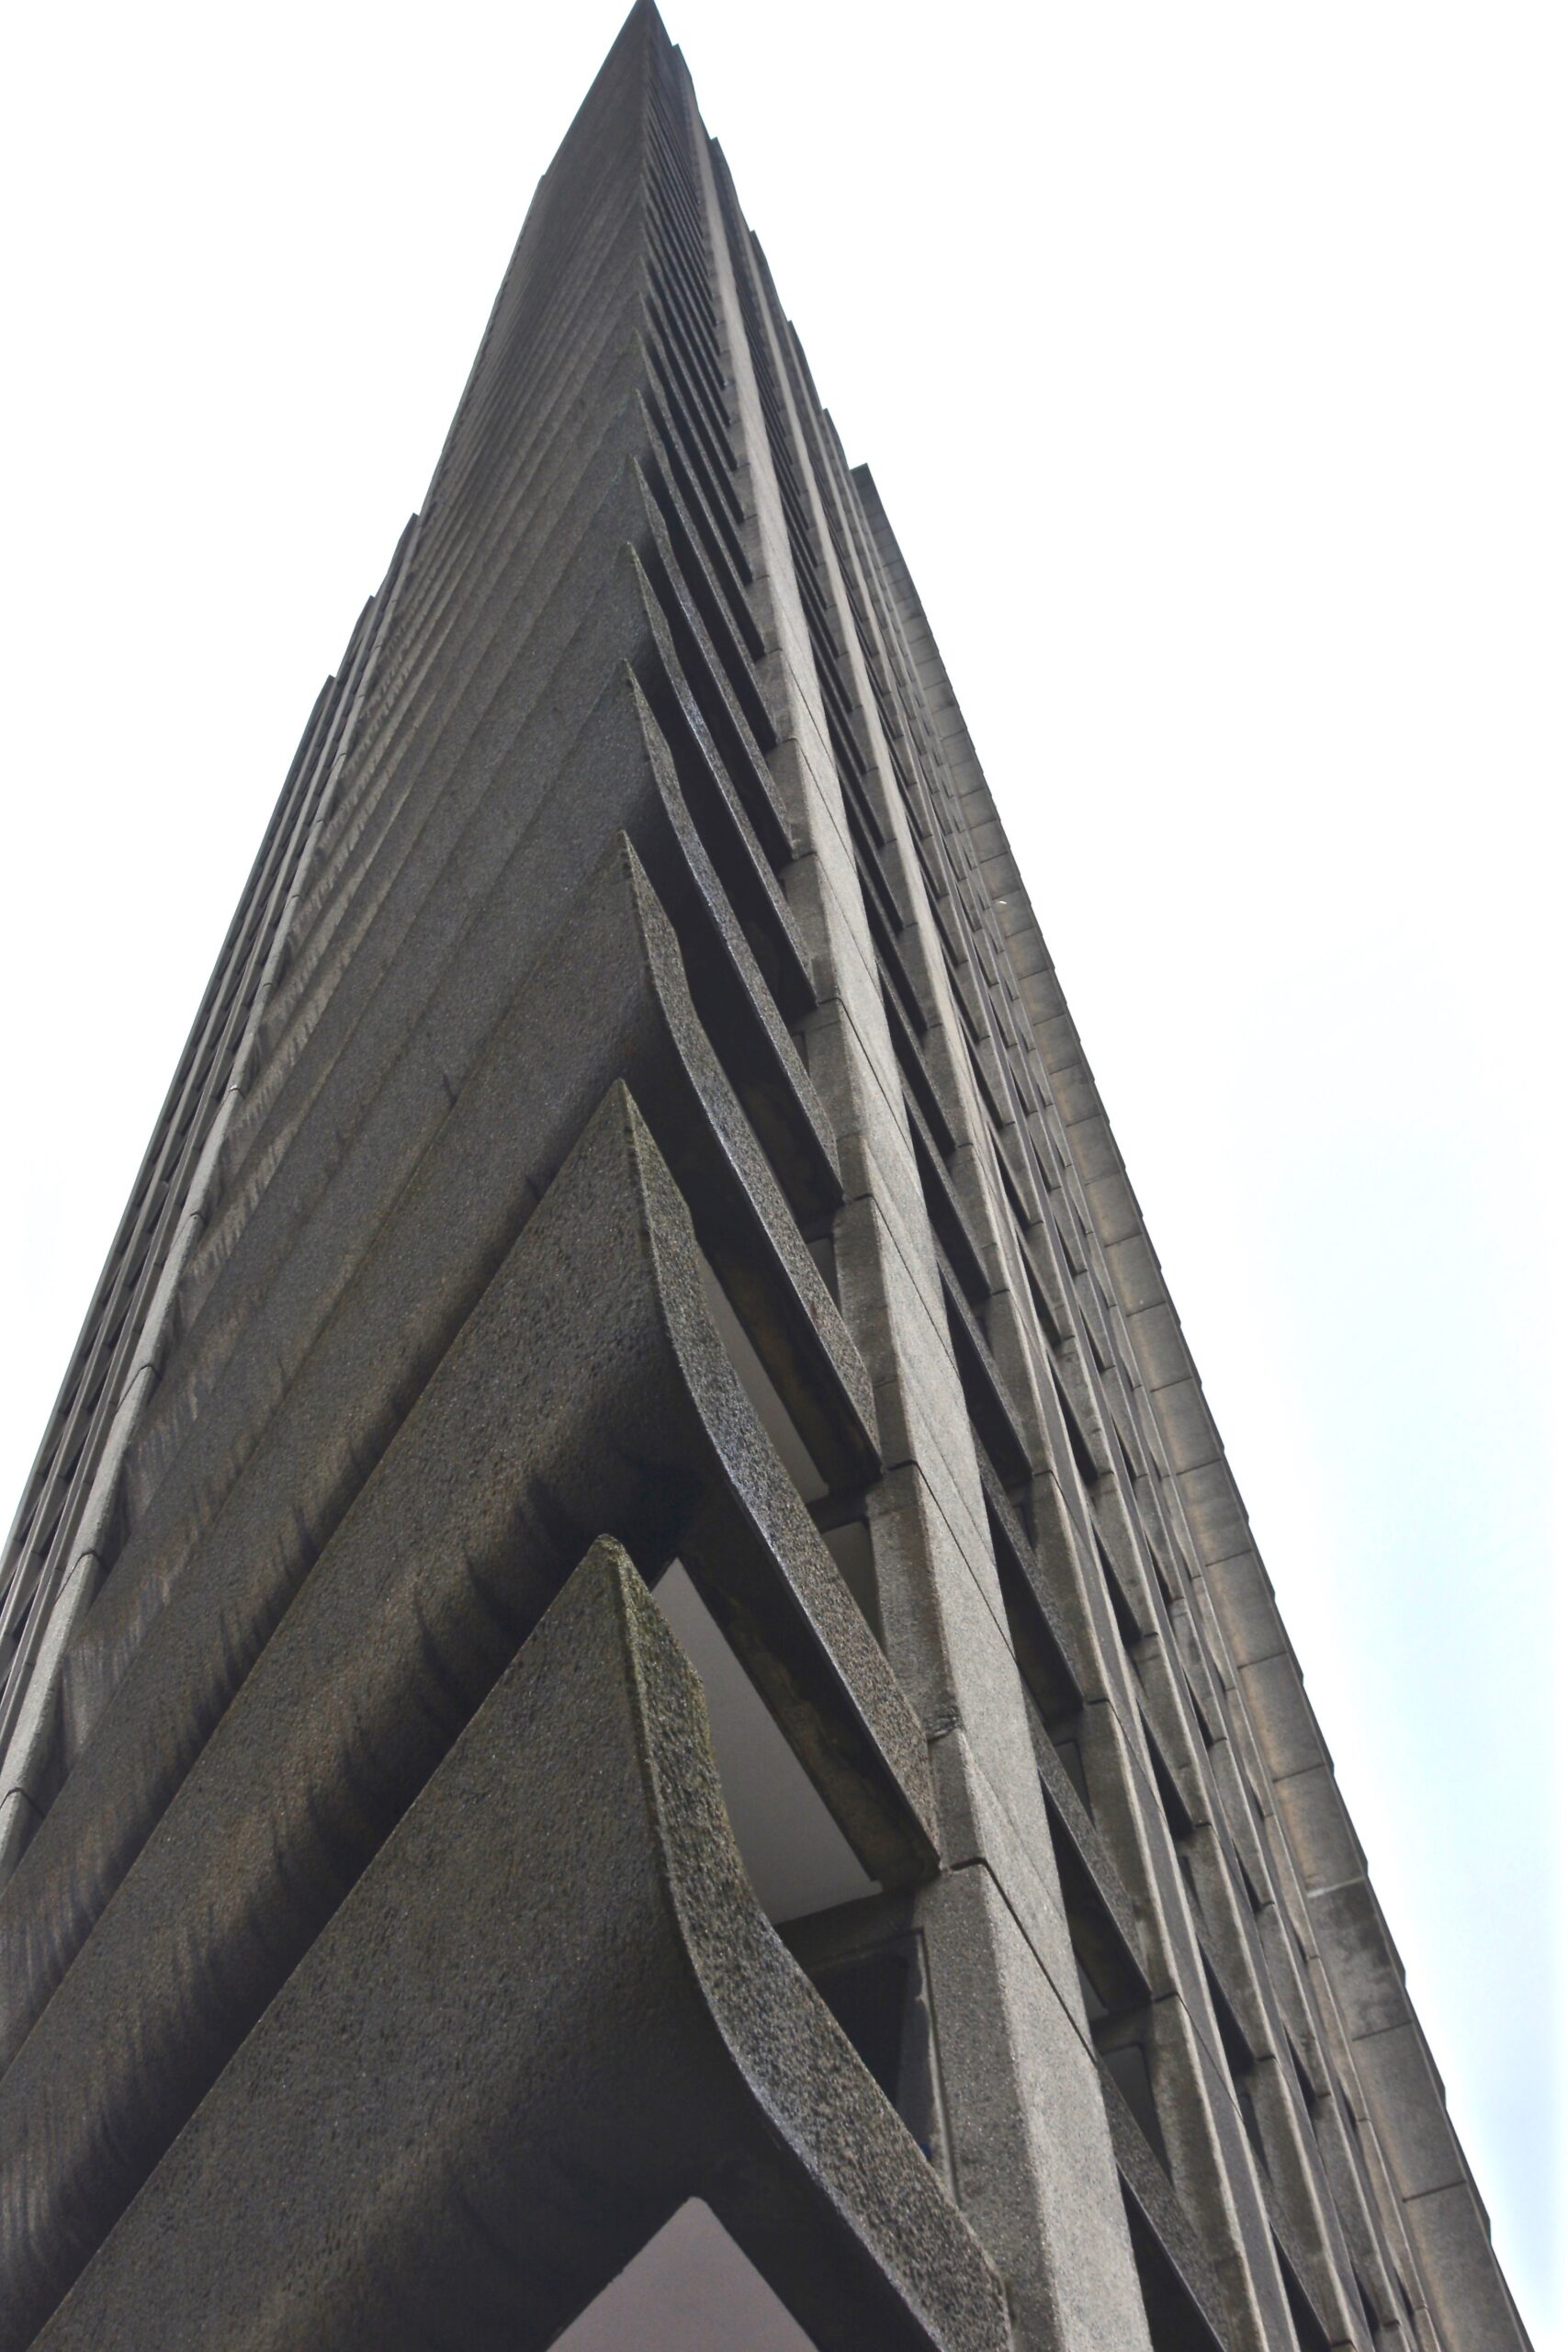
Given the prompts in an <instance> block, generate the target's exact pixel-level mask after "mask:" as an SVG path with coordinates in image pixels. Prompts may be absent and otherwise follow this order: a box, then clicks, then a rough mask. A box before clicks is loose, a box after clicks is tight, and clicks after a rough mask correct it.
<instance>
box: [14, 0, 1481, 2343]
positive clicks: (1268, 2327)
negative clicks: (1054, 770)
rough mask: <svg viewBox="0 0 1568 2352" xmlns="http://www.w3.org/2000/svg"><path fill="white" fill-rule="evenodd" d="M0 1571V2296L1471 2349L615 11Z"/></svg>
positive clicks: (1187, 1455)
mask: <svg viewBox="0 0 1568 2352" xmlns="http://www.w3.org/2000/svg"><path fill="white" fill-rule="evenodd" d="M4 1577H5V1582H4V1587H3V1603H0V1668H3V1670H4V1674H5V1681H4V1695H3V1702H0V1758H3V1778H0V1882H3V1884H0V2069H3V2072H0V2278H3V2286H0V2347H5V2352H19V2347H21V2346H25V2345H28V2344H30V2343H33V2342H35V2341H36V2342H38V2343H39V2344H41V2345H46V2346H51V2347H54V2348H55V2352H63V2347H65V2346H93V2347H95V2352H96V2347H102V2346H108V2345H113V2346H130V2347H139V2348H140V2347H148V2348H149V2352H151V2347H154V2346H156V2347H158V2352H175V2347H191V2348H192V2352H194V2347H197V2346H214V2347H215V2346H221V2347H223V2348H224V2352H232V2348H233V2347H238V2346H254V2347H258V2348H259V2347H263V2346H267V2347H276V2348H277V2352H282V2348H283V2347H288V2352H299V2347H302V2346H321V2347H323V2352H325V2347H329V2346H330V2347H333V2352H343V2348H344V2347H345V2346H355V2347H361V2346H362V2347H367V2352H369V2347H375V2352H396V2348H397V2347H407V2352H413V2347H416V2346H452V2347H463V2352H475V2347H479V2346H507V2347H509V2348H510V2352H518V2348H519V2347H534V2346H545V2345H547V2344H550V2343H554V2342H559V2343H560V2344H562V2345H563V2346H567V2347H570V2352H612V2347H622V2352H631V2348H632V2347H637V2348H638V2352H659V2347H668V2352H701V2347H704V2346H719V2345H723V2346H731V2347H737V2352H739V2348H740V2347H744V2348H745V2352H789V2347H795V2352H800V2347H804V2346H811V2345H816V2346H822V2347H832V2348H833V2352H868V2348H869V2352H879V2347H884V2346H886V2347H916V2346H926V2347H939V2346H940V2347H947V2348H948V2352H1003V2347H1006V2346H1010V2345H1012V2346H1027V2347H1030V2348H1031V2352H1036V2348H1037V2352H1200V2348H1201V2352H1215V2347H1227V2352H1265V2347H1267V2352H1325V2348H1326V2347H1328V2346H1355V2347H1357V2352H1374V2347H1375V2352H1392V2347H1395V2346H1398V2347H1401V2348H1402V2352H1418V2348H1419V2352H1517V2347H1519V2346H1522V2345H1523V2342H1524V2339H1523V2335H1522V2332H1521V2330H1520V2327H1519V2324H1518V2322H1517V2318H1516V2316H1515V2314H1514V2312H1513V2307H1512V2304H1511V2302H1510V2301H1509V2297H1508V2294H1507V2290H1506V2287H1505V2285H1504V2282H1503V2280H1502V2278H1501V2277H1500V2275H1499V2273H1498V2270H1497V2268H1496V2266H1495V2262H1494V2260H1493V2257H1492V2254H1491V2250H1490V2245H1489V2242H1488V2237H1487V2229H1486V2221H1485V2216H1484V2213H1483V2209H1482V2207H1481V2204H1480V2201H1479V2199H1478V2198H1477V2195H1476V2190H1475V2187H1474V2184H1473V2182H1472V2179H1471V2177H1470V2174H1469V2172H1468V2170H1467V2168H1466V2165H1465V2162H1464V2158H1463V2156H1462V2154H1461V2151H1460V2149H1459V2147H1458V2145H1457V2143H1456V2141H1455V2139H1454V2135H1453V2132H1452V2130H1451V2128H1450V2124H1449V2121H1448V2119H1447V2115H1446V2112H1445V2109H1444V2105H1443V2098H1442V2091H1441V2086H1440V2084H1439V2082H1438V2077H1437V2075H1436V2073H1435V2071H1434V2069H1433V2066H1432V2063H1431V2060H1430V2057H1429V2055H1428V2053H1427V2047H1426V2044H1425V2042H1424V2041H1423V2039H1422V2036H1421V2032H1420V2029H1419V2027H1418V2026H1417V2024H1416V2019H1415V2018H1414V2016H1413V2014H1412V2012H1411V2009H1410V2006H1409V2003H1408V2001H1407V1999H1406V1997H1405V1994H1404V1985H1403V1980H1402V1975H1401V1971H1400V1966H1399V1962H1398V1958H1397V1955H1396V1953H1395V1952H1394V1951H1393V1946H1392V1944H1391V1942H1390V1939H1389V1937H1388V1933H1387V1930H1386V1928H1384V1925H1383V1922H1382V1916H1381V1914H1380V1912H1379V1908H1378V1905H1377V1902H1376V1899H1375V1897H1374V1896H1373V1894H1372V1892H1371V1887H1370V1886H1369V1884H1368V1883H1367V1878H1366V1873H1365V1869H1364V1865H1363V1862H1362V1859H1361V1855H1360V1852H1359V1848H1358V1846H1357V1843H1356V1839H1355V1836H1354V1833H1353V1831H1352V1829H1351V1826H1350V1824H1349V1821H1348V1818H1347V1815H1346V1813H1345V1809H1344V1807H1343V1805H1342V1804H1341V1802H1340V1800H1339V1797H1338V1794H1337V1790H1336V1786H1335V1781H1334V1776H1333V1772H1332V1770H1331V1767H1330V1763H1329V1759H1328V1757H1327V1755H1326V1753H1325V1748H1324V1746H1323V1742H1322V1740H1321V1738H1320V1736H1319V1734H1318V1731H1317V1728H1316V1725H1315V1724H1314V1720H1313V1716H1312V1713H1311V1712H1310V1710H1309V1708H1308V1705H1307V1702H1306V1700H1305V1697H1304V1695H1303V1688H1302V1682H1301V1678H1300V1675H1299V1672H1298V1670H1297V1668H1296V1665H1295V1661H1294V1659H1293V1657H1292V1652H1291V1648H1290V1645H1289V1643H1288V1641H1287V1639H1286V1636H1285V1634H1284V1632H1283V1630H1282V1628H1281V1626H1280V1620H1279V1617H1278V1615H1277V1613H1276V1611H1275V1607H1274V1602H1273V1598H1272V1595H1271V1591H1270V1588H1269V1581H1268V1578H1267V1576H1266V1575H1265V1573H1264V1570H1263V1566H1262V1565H1261V1563H1260V1561H1259V1560H1258V1556H1257V1554H1256V1552H1255V1550H1254V1549H1253V1546H1252V1544H1251V1541H1250V1538H1249V1534H1248V1529H1247V1517H1246V1513H1245V1511H1244V1510H1243V1509H1242V1506H1241V1503H1240V1500H1239V1498H1238V1497H1237V1494H1236V1490H1235V1484H1234V1482H1233V1480H1232V1478H1231V1476H1230V1473H1229V1471H1228V1469H1227V1467H1226V1464H1225V1458H1224V1451H1223V1449H1222V1447H1221V1444H1220V1442H1219V1439H1218V1436H1217V1434H1216V1432H1215V1430H1214V1426H1213V1421H1212V1419H1210V1416H1209V1412H1208V1409H1207V1407H1206V1405H1205V1402H1204V1397H1203V1392H1202V1390H1201V1387H1200V1385H1199V1383H1198V1380H1197V1377H1196V1374H1195V1373H1194V1370H1193V1366H1192V1363H1191V1360H1190V1356H1189V1354H1188V1352H1187V1349H1186V1346H1185V1343H1184V1340H1183V1338H1182V1332H1181V1327H1180V1325H1179V1322H1178V1320H1177V1317H1176V1316H1175V1313H1174V1311H1173V1309H1172V1306H1171V1303H1170V1300H1169V1298H1168V1295H1167V1292H1166V1289H1165V1285H1164V1283H1163V1281H1162V1278H1161V1274H1160V1268H1159V1263H1158V1261H1157V1260H1156V1257H1155V1255H1154V1252H1153V1250H1152V1249H1151V1247H1150V1244H1149V1241H1148V1238H1147V1236H1146V1234H1145V1230H1144V1226H1143V1223H1142V1219H1141V1217H1140V1215H1139V1211H1138V1205H1137V1202H1136V1200H1135V1199H1134V1194H1133V1192H1132V1189H1131V1187H1130V1185H1129V1183H1128V1181H1127V1178H1126V1176H1125V1174H1124V1172H1123V1170H1122V1163H1121V1161H1120V1159H1119V1158H1118V1156H1117V1152H1116V1148H1115V1145H1114V1142H1113V1141H1112V1138H1111V1131H1110V1128H1109V1126H1108V1125H1107V1123H1106V1119H1105V1115H1104V1113H1103V1110H1102V1108H1101V1106H1100V1099H1099V1096H1098V1095H1097V1093H1096V1091H1095V1086H1094V1081H1093V1079H1092V1078H1091V1076H1090V1073H1089V1067H1088V1064H1087V1063H1086V1061H1085V1058H1084V1055H1083V1052H1082V1049H1081V1047H1080V1046H1079V1043H1078V1037H1077V1031H1076V1029H1075V1027H1074V1025H1073V1022H1072V1019H1071V1016H1070V1015H1069V1013H1068V1012H1067V1009H1066V1005H1065V1003H1064V1001H1063V999H1062V996H1061V993H1060V990H1059V989H1058V988H1057V985H1056V981H1055V977H1054V974H1053V971H1052V967H1051V965H1050V962H1049V959H1048V957H1047V956H1046V953H1045V949H1044V947H1043V944H1042V941H1041V937H1040V933H1039V931H1038V929H1037V927H1036V924H1035V921H1034V917H1033V915H1032V911H1031V909H1030V905H1029V900H1028V898H1027V896H1026V895H1025V892H1024V890H1023V888H1022V886H1021V881H1020V878H1019V874H1018V869H1017V866H1016V865H1015V864H1014V862H1013V859H1012V857H1011V854H1010V851H1009V848H1008V844H1007V842H1006V839H1005V838H1004V836H1003V833H1002V831H1001V828H1000V826H999V825H998V820H997V814H996V809H995V808H994V806H993V803H992V801H991V797H990V795H989V793H988V791H987V786H986V782H985V779H984V777H983V775H981V773H980V769H979V766H978V764H977V763H976V758H975V755H974V752H973V749H972V747H971V745H970V741H969V738H968V735H967V734H966V732H965V730H964V721H963V719H962V718H961V717H960V714H959V711H958V708H957V706H956V704H955V702H954V700H953V692H952V689H951V687H950V685H949V683H948V679H947V675H946V673H945V671H944V670H943V668H942V660H941V656H940V655H939V653H938V651H937V649H936V646H935V645H934V643H933V642H932V639H931V633H930V630H929V629H928V628H927V625H926V620H925V616H924V614H923V612H922V610H921V607H920V604H919V597H918V595H917V594H916V591H915V588H914V586H913V584H912V582H911V581H910V578H909V575H908V571H907V570H906V568H905V565H904V561H903V559H902V557H901V556H900V554H899V551H898V547H897V541H896V539H895V538H894V536H893V532H892V529H891V527H890V526H889V523H888V519H887V517H886V515H885V514H884V512H883V508H882V504H881V502H880V500H879V498H878V496H877V492H876V489H875V486H874V482H873V481H872V479H871V477H870V475H869V474H868V473H867V472H866V471H865V470H864V469H858V470H855V471H851V470H850V469H848V468H847V467H846V465H845V462H844V459H843V457H842V454H841V452H840V447H839V445H838V442H837V440H836V438H835V436H834V434H833V431H832V427H831V425H830V424H829V421H828V419H827V417H826V416H825V415H824V413H823V411H822V409H821V408H820V406H819V405H818V399H817V395H816V392H815V390H814V389H813V386H812V381H811V378H810V375H809V372H808V370H807V366H806V361H805V358H804V356H803V355H802V353H801V350H800V348H799V345H798V344H797V343H796V341H795V336H794V335H793V334H792V332H791V330H790V328H789V325H788V323H787V322H786V320H785V318H784V313H783V311H781V309H780V307H779V304H778V301H777V300H776V298H775V295H774V292H773V285H772V282H771V279H770V277H769V275H768V270H767V266H766V264H765V263H764V261H763V259H762V256H761V252H760V250H759V248H758V246H757V244H756V243H755V241H754V239H753V238H752V237H751V235H750V232H748V230H747V228H746V225H745V222H744V220H743V219H742V216H741V213H740V210H739V205H738V203H737V200H736V196H735V191H734V188H733V187H732V185H731V182H730V179H729V175H728V171H727V169H726V166H725V164H724V159H723V157H722V155H721V154H720V153H719V151H718V150H717V148H716V147H715V146H714V145H713V144H712V142H711V141H709V140H708V138H707V137H706V135H705V131H704V130H703V127H702V124H701V121H700V119H699V118H698V115H697V111H696V107H695V104H694V98H693V95H692V86H691V82H690V79H689V77H688V75H687V73H686V70H685V67H684V65H683V63H682V60H681V58H680V55H679V53H678V52H677V51H674V50H673V49H672V48H671V45H670V43H669V40H667V38H666V36H665V33H664V30H663V28H662V26H661V25H660V22H659V19H658V17H657V16H656V15H655V13H654V12H653V10H652V8H651V7H650V6H643V5H639V6H637V8H636V9H635V10H634V12H633V15H632V17H630V19H629V20H628V22H627V24H626V28H625V29H624V31H623V32H622V34H621V36H620V38H619V39H618V40H617V41H616V44H615V48H614V50H613V51H612V52H611V55H610V57H609V59H608V61H607V62H606V63H605V65H604V70H603V72H602V73H601V74H600V76H599V79H598V81H597V82H596V83H595V85H594V86H593V89H592V92H591V93H590V95H589V96H588V98H587V99H586V101H585V102H584V105H583V107H582V109H581V113H580V114H579V116H578V118H577V120H576V122H575V123H574V124H573V126H572V129H571V130H570V133H569V135H568V137H567V140H566V143H565V145H564V146H563V147H562V149H561V151H560V153H559V154H558V157H557V159H556V161H555V163H554V164H553V165H552V166H551V168H550V170H549V171H548V173H547V175H546V176H545V178H544V180H543V181H542V182H541V184H540V187H539V190H538V193H537V196H536V199H535V202H534V205H533V208H532V209H531V211H530V213H529V216H528V220H527V223H526V225H525V229H524V232H523V235H522V239H521V241H520V243H519V244H518V247H517V250H516V254H515V255H514V257H513V262H512V265H511V267H510V269H509V270H508V273H507V276H506V279H505V283H504V284H503V286H502V290H501V294H500V297H499V299H498V300H497V302H496V306H495V310H494V312H493V315H492V317H491V322H490V324H489V327H488V329H487V330H486V333H485V336H484V340H483V343H482V344H481V345H480V348H479V356H478V358H477V360H476V361H475V364H474V368H473V371H472V374H471V376H470V378H469V379H468V387H467V390H465V392H464V395H463V399H462V401H461V404H460V406H459V408H458V411H457V418H456V420H455V422H454V424H453V426H452V429H451V433H450V435H449V437H448V439H447V443H446V448H445V450H444V451H443V453H442V456H441V459H440V462H439V464H438V466H437V467H436V469H435V474H434V480H433V481H432V483H431V487H430V492H429V495H428V498H427V499H426V502H425V503H424V505H423V509H422V511H421V512H420V514H419V515H416V516H415V517H414V519H413V520H412V522H411V523H410V525H409V526H408V528H407V530H406V531H405V533H404V534H403V537H402V539H401V541H400V544H399V546H398V548H397V551H396V554H395V556H394V558H393V560H392V564H391V568H390V570H389V572H388V575H387V578H386V581H385V583H384V584H383V586H382V588H381V589H380V591H379V592H378V594H377V595H376V597H375V598H374V599H373V601H372V602H371V603H370V604H369V605H367V608H366V611H365V613H364V614H363V615H362V616H361V618H360V621H359V623H358V626H357V627H356V628H355V632H354V635H353V637H352V638H351V639H350V641H349V645H348V650H347V651H346V653H345V655H344V661H343V663H342V667H341V669H340V671H339V673H338V674H337V675H336V676H335V677H334V678H333V679H331V680H330V681H329V682H328V684H327V685H326V686H325V687H324V688H323V689H322V692H321V697H320V700H319V701H318V703H317V706H316V708H315V709H314V711H313V712H312V713H311V715H310V722H309V724H308V726H307V728H306V730H305V734H304V738H303V740H302V741H301V743H300V746H299V752H298V754H297V757H296V759H295V763H294V765H293V767H292V769H291V770H290V772H289V775H288V780H287V782H286V784H285V786H284V790H283V795H282V797H281V799H280V800H279V802H278V805H277V809H276V815H275V817H274V819H273V821H272V824H271V827H270V830H269V831H268V833H267V835H266V838H265V842H263V844H262V849H261V853H260V855H259V857H258V859H257V861H256V865H255V868H254V873H253V876H252V877H251V881H250V885H249V887H248V888H247V890H246V892H245V895H244V898H243V901H242V903H241V906H240V908H239V910H238V913H237V914H236V916H235V918H234V922H233V926H232V929H231V933H230V935H229V939H228V943H227V944H226V947H225V949H224V953H223V955H222V957H221V959H220V964H219V967H218V969H217V971H216V972H215V974H214V976H213V978H212V982H211V985H210V987H209V990H208V993H207V996H206V999H205V1000H204V1001H203V1004H202V1006H201V1009H200V1012H199V1013H198V1016H197V1023H196V1026H195V1028H194V1029H193V1031H192V1033H191V1038H190V1043H189V1045H188V1046H187V1048H186V1055H185V1058H184V1060H183V1062H182V1063H181V1066H180V1069H179V1070H178V1072H177V1075H176V1077H175V1082H174V1085H173V1087H172V1089H171V1091H170V1093H169V1097H168V1101H167V1103H166V1106H165V1108H164V1114H163V1117H162V1119H161V1121H160V1124H159V1125H158V1129H157V1132H156V1134H155V1136H154V1137H153V1140H152V1146H151V1148H150V1150H149V1152H148V1155H147V1159H146V1161H145V1164H144V1167H143V1170H142V1173H141V1179H140V1182H139V1183H138V1186H137V1190H136V1192H135V1193H134V1195H133V1197H132V1199H131V1202H130V1206H129V1208H128V1209H127V1211H126V1214H125V1217H124V1221H123V1223H122V1225H121V1227H120V1229H119V1232H118V1236H117V1238H116V1241H115V1246H114V1249H113V1251H112V1252H111V1255H110V1258H109V1261H108V1263H107V1267H106V1269H105V1272H104V1274H103V1277H102V1280H101V1283H100V1284H99V1288H98V1291H97V1294H96V1298H95V1300H94V1304H93V1307H92V1311H91V1314H90V1315H89V1317H88V1321H87V1324H86V1328H85V1330H84V1332H83V1335H82V1339H81V1341H80V1344H79V1346H78V1349H77V1351H76V1354H75V1357H74V1359H73V1363H72V1365H71V1369H70V1373H69V1376H68V1378H67V1381H66V1384H65V1386H64V1388H63V1390H62V1395H61V1397H60V1401H59V1403H58V1405H57V1407H56V1408H55V1412H54V1416H53V1419H52V1420H51V1423H50V1426H49V1430H48V1432H47V1435H46V1438H45V1441H44V1444H43V1447H42V1449H41V1451H40V1453H39V1458H38V1463H37V1466H36V1469H35V1471H34V1474H33V1476H32V1480H31V1482H30V1484H29V1486H28V1491H27V1494H26V1496H25V1498H24V1500H23V1504H22V1509H21V1511H20V1513H19V1516H18V1519H17V1527H16V1530H15V1532H14V1535H13V1538H12V1542H11V1546H10V1549H9V1551H8V1553H7V1555H6V1562H5V1568H4ZM710 1726H711V1738H710Z"/></svg>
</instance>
